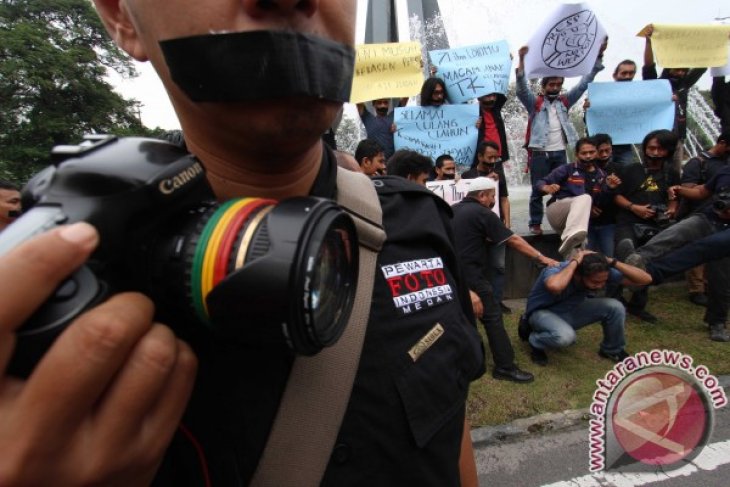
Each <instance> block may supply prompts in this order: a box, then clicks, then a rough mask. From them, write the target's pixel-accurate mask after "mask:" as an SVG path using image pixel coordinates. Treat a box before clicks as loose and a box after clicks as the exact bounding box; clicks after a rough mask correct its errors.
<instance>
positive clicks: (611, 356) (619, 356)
mask: <svg viewBox="0 0 730 487" xmlns="http://www.w3.org/2000/svg"><path fill="white" fill-rule="evenodd" d="M598 355H600V356H601V357H603V358H607V359H608V360H612V361H614V362H616V363H618V362H623V360H624V359H625V358H626V357H628V356H629V354H628V353H626V350H619V351H618V352H616V353H608V352H604V351H603V350H599V351H598Z"/></svg>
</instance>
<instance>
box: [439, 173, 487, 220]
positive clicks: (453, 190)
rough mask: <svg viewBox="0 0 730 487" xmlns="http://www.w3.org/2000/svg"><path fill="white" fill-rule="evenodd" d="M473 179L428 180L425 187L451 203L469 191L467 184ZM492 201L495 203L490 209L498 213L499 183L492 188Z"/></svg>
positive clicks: (461, 198) (456, 201) (460, 198)
mask: <svg viewBox="0 0 730 487" xmlns="http://www.w3.org/2000/svg"><path fill="white" fill-rule="evenodd" d="M471 181H474V180H473V179H460V180H459V181H455V180H451V181H429V182H427V183H426V187H427V188H428V189H430V190H431V191H433V192H434V193H435V194H437V195H438V196H440V197H441V198H442V199H443V200H444V201H446V202H447V203H448V204H450V205H453V204H455V203H458V202H459V201H461V200H463V199H464V196H466V194H467V193H468V192H469V184H470V183H471ZM494 201H496V202H497V204H495V205H494V207H493V208H492V211H493V212H494V213H496V214H497V216H500V215H499V185H497V187H496V188H494Z"/></svg>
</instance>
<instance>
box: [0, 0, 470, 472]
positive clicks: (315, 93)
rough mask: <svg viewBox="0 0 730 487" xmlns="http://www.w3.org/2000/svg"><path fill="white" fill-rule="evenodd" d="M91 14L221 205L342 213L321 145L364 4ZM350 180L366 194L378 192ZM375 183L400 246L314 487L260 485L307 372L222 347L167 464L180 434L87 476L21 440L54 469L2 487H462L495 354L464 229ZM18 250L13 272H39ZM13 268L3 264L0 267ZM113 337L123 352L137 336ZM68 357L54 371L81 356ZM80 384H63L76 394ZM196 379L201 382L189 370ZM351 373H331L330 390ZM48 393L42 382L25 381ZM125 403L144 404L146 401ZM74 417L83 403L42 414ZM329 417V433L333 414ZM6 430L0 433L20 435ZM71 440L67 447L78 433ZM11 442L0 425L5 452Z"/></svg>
mask: <svg viewBox="0 0 730 487" xmlns="http://www.w3.org/2000/svg"><path fill="white" fill-rule="evenodd" d="M95 5H96V8H97V10H98V11H99V14H100V16H101V18H102V20H103V22H104V24H105V26H106V28H107V30H108V31H109V33H110V35H111V36H112V37H113V38H114V40H115V41H116V42H117V44H118V45H119V46H120V47H121V48H122V49H124V50H125V51H126V52H127V53H129V54H130V55H131V56H132V57H134V58H135V59H137V60H139V61H148V60H149V61H150V62H151V63H152V64H153V66H154V68H155V69H156V71H157V72H158V74H159V76H160V78H161V80H162V82H163V84H164V86H165V88H166V90H167V92H168V94H169V96H170V99H171V101H172V104H173V106H174V108H175V111H176V112H177V115H178V118H179V120H180V124H181V126H182V129H183V131H184V133H185V141H186V144H187V147H188V149H189V150H190V152H191V153H193V154H195V155H196V156H197V157H198V158H199V159H200V161H201V162H202V163H203V165H204V166H205V169H206V171H207V177H208V180H209V183H210V185H211V187H212V189H213V191H214V193H215V195H216V197H217V198H218V199H219V200H221V201H223V200H227V199H230V198H234V197H240V196H254V197H267V198H274V199H285V198H290V197H295V196H303V195H314V196H320V197H325V198H334V197H335V196H336V194H337V189H338V188H337V185H336V180H337V179H339V178H338V177H337V170H336V162H335V158H334V156H333V154H332V152H331V151H330V150H329V149H327V148H326V147H325V146H323V144H322V142H321V140H320V136H321V135H322V133H323V132H324V131H325V130H326V129H327V127H329V126H330V124H331V122H332V120H333V118H334V117H335V116H336V114H337V112H338V110H339V108H340V107H341V105H342V103H343V102H345V101H347V100H348V98H349V90H350V86H351V80H352V72H353V66H354V49H353V44H354V31H355V10H356V8H355V7H356V6H355V2H352V1H350V0H320V1H316V0H311V1H308V0H300V1H295V0H278V1H277V0H259V1H256V0H207V1H200V0H195V1H193V0H168V1H164V2H163V1H152V0H95ZM353 177H355V178H362V184H364V185H369V184H371V182H370V180H369V179H368V178H366V177H365V176H359V175H355V176H353ZM375 181H376V183H377V184H375V186H376V190H377V195H378V198H379V201H380V206H381V207H382V210H383V227H384V230H385V234H386V235H387V238H386V240H385V242H384V243H383V247H382V249H381V251H380V252H379V254H378V256H377V262H376V264H375V266H374V272H375V276H374V279H373V282H374V284H373V289H372V307H371V310H370V314H369V320H368V325H367V329H366V332H365V339H364V345H363V349H362V355H361V357H360V361H359V366H358V368H357V373H356V376H355V380H354V385H353V388H352V392H351V394H350V396H349V402H347V405H346V408H345V410H344V417H343V419H342V421H341V424H340V426H339V432H338V433H337V434H336V438H334V439H333V441H332V445H331V446H320V445H318V446H317V448H327V450H326V451H327V454H326V456H325V459H324V462H323V464H322V468H321V470H322V471H320V472H319V473H315V474H314V475H312V472H311V471H312V470H315V471H316V470H317V469H318V467H317V466H314V465H311V464H301V463H298V462H297V458H295V455H294V453H293V450H296V448H283V449H279V451H275V452H273V454H274V455H275V456H277V458H278V461H281V462H283V463H281V464H277V465H279V467H278V470H280V471H282V472H284V473H286V474H288V480H287V481H278V480H275V481H271V480H270V478H268V477H267V473H266V472H264V473H262V472H261V471H260V469H261V463H260V459H261V458H262V457H267V455H269V453H271V451H270V450H269V449H268V447H267V441H268V439H269V432H270V430H271V428H272V424H273V423H274V420H275V417H276V416H277V409H278V407H279V404H280V402H281V399H282V395H283V391H284V388H285V384H286V383H287V380H288V378H289V374H290V370H291V369H292V363H293V362H294V363H296V359H295V358H294V356H293V354H292V353H291V352H289V351H288V350H284V348H285V347H281V346H279V347H272V348H269V347H268V346H266V345H261V346H259V347H253V346H249V347H239V346H236V345H234V344H230V343H226V342H225V341H224V340H220V339H218V338H216V337H215V336H212V337H210V340H209V343H207V344H206V346H201V344H199V343H192V342H191V343H190V345H191V347H192V348H193V350H194V352H195V353H196V355H197V358H198V362H199V364H200V370H199V372H198V376H197V378H196V382H195V390H194V391H193V393H192V398H191V400H190V402H189V404H188V408H187V411H186V413H185V416H184V418H183V425H184V428H181V429H180V432H179V433H178V434H177V436H175V438H174V440H173V442H172V444H171V445H170V446H169V448H168V449H167V454H166V455H165V457H164V460H162V461H160V458H159V457H158V456H157V452H158V451H159V450H160V446H161V445H162V446H163V449H164V444H165V442H166V441H167V438H169V436H170V433H169V432H168V431H167V430H166V431H164V432H160V434H159V435H156V434H155V430H154V429H153V430H152V431H150V430H149V428H152V427H153V426H154V425H148V424H138V423H135V427H137V430H136V431H135V432H138V433H139V435H140V436H144V438H148V440H147V441H150V440H149V437H155V443H154V445H155V448H150V449H148V454H147V456H146V457H144V458H143V459H141V460H138V459H137V458H136V457H131V458H130V457H129V456H128V455H127V453H128V452H129V451H130V450H131V449H132V448H133V447H137V448H143V447H144V446H145V445H146V443H144V441H143V440H142V439H140V438H137V437H134V438H131V439H130V440H129V441H128V442H125V443H124V444H121V445H116V447H115V448H111V447H110V446H109V445H108V444H107V443H106V442H105V441H104V437H103V436H101V437H100V439H99V441H97V442H88V444H90V445H91V446H94V448H88V449H87V450H86V451H85V453H86V455H84V456H81V457H79V456H76V457H74V458H68V455H67V451H66V449H64V448H59V449H55V450H52V452H48V451H47V450H44V447H43V445H40V442H39V441H38V442H34V441H32V438H31V440H30V441H21V439H16V443H11V444H16V445H20V446H23V448H17V450H22V451H26V452H27V451H30V453H29V456H31V457H32V458H41V459H43V461H42V462H40V463H39V462H36V464H35V465H36V466H37V468H33V469H27V468H22V467H24V465H22V464H14V465H13V464H11V465H9V468H3V465H6V464H7V462H9V461H12V460H13V459H14V458H15V457H16V456H15V455H14V456H13V457H12V458H10V459H8V458H7V457H6V458H4V459H0V483H2V484H3V485H6V484H8V485H15V484H24V485H25V484H28V485H50V484H56V485H60V484H63V485H72V484H73V485H76V484H90V483H94V484H109V483H114V484H120V485H140V484H144V483H147V482H149V481H150V479H152V478H154V483H153V485H175V486H180V485H226V486H228V485H248V484H249V483H255V484H259V483H260V484H264V485H317V484H321V485H338V486H339V485H348V486H353V485H363V486H372V485H433V486H448V485H460V483H461V482H460V470H459V462H460V460H468V459H467V458H464V457H462V458H460V451H461V449H462V439H464V440H468V431H466V432H465V431H464V429H465V427H464V425H465V402H466V396H467V391H468V387H469V382H470V381H472V380H474V379H476V378H477V377H479V376H480V375H481V374H482V373H483V353H482V347H481V341H480V339H479V336H478V333H477V330H476V327H475V324H474V317H473V313H472V310H471V306H470V300H469V296H468V294H465V293H466V292H467V291H466V287H465V286H461V285H460V284H461V281H462V278H461V274H460V272H459V269H458V267H457V265H456V262H457V257H456V255H455V253H454V250H453V244H452V237H451V233H450V230H449V221H450V216H451V211H450V209H449V207H448V206H447V205H446V204H445V203H444V202H443V201H441V200H440V199H439V198H438V197H437V196H435V195H434V194H433V193H431V192H430V191H428V190H427V189H425V188H422V187H419V186H417V185H414V184H412V183H410V182H408V181H405V180H403V179H401V178H395V177H390V176H385V177H382V178H378V179H376V180H375ZM414 215H417V216H415V217H414ZM74 228H75V227H74ZM77 233H78V232H77ZM72 236H73V234H72ZM77 236H78V235H77ZM41 238H43V237H41ZM49 238H50V237H47V238H46V240H42V241H40V243H38V244H36V246H41V250H44V249H45V250H48V249H49V248H50V247H51V246H52V244H53V242H51V243H49V242H48V239H49ZM80 240H83V242H85V244H84V245H81V244H75V246H74V245H72V244H67V246H69V247H71V248H72V249H75V254H74V255H76V256H77V257H76V261H77V264H76V265H78V261H79V257H78V255H82V254H84V252H85V253H86V254H85V255H88V253H89V252H90V249H89V247H90V246H91V244H90V243H89V242H91V239H89V238H84V239H80V238H79V239H76V241H80ZM69 241H70V242H73V241H74V239H73V238H70V239H69ZM361 243H362V241H361ZM361 248H362V247H361ZM23 249H25V247H24V248H23ZM23 249H21V250H20V251H19V252H15V253H14V254H13V257H14V258H15V259H20V260H23V259H26V260H27V259H29V258H30V256H29V255H28V252H23ZM360 255H361V256H362V255H363V251H362V250H361V252H360ZM361 258H362V257H361ZM6 262H7V258H6V257H1V258H0V265H3V264H4V263H6ZM44 265H48V266H52V265H54V266H55V267H53V269H51V270H52V271H53V272H51V273H50V275H51V276H57V275H58V274H61V273H62V272H63V270H65V272H70V270H71V269H68V268H67V266H66V267H64V266H63V265H62V264H61V263H56V264H53V261H49V262H47V263H45V264H44ZM60 277H61V276H58V279H60ZM17 280H18V281H19V282H21V283H22V282H25V280H27V278H26V277H25V276H22V275H21V276H18V279H17ZM15 285H16V286H17V285H18V282H16V283H15ZM24 288H25V289H27V288H31V286H24ZM241 291H242V292H245V290H241ZM39 292H41V291H39ZM135 296H136V297H135V298H134V299H131V298H129V296H122V297H120V298H118V299H116V300H115V302H116V304H117V307H118V311H117V316H127V317H128V318H125V319H127V320H130V321H133V322H135V323H136V322H140V321H141V322H151V321H152V318H151V314H150V316H147V315H145V314H142V313H136V314H135V313H134V312H133V311H134V308H135V306H139V303H140V301H142V302H146V303H148V301H145V300H144V298H143V297H141V296H139V295H135ZM7 299H8V298H7V297H4V296H0V308H3V309H5V308H4V305H5V304H7V303H6V302H5V301H3V300H7ZM37 301H38V300H37V299H36V300H35V301H32V300H31V301H30V302H37ZM102 306H103V305H102ZM146 306H147V307H149V304H147V305H146ZM18 313H19V314H20V313H21V312H20V311H19V312H18ZM103 319H104V316H100V315H99V314H98V313H96V314H95V313H94V311H93V310H92V312H90V313H85V314H83V315H82V316H81V318H80V319H79V320H76V322H75V323H73V324H72V325H71V326H70V327H69V330H71V329H73V328H74V327H75V326H77V324H78V323H79V322H80V321H82V320H85V321H84V323H83V324H86V325H88V324H89V323H95V322H98V321H99V320H103ZM19 321H22V319H19ZM241 326H246V323H242V324H241ZM116 333H118V334H120V335H124V334H125V333H126V328H122V329H119V330H117V332H116ZM95 337H96V338H98V339H99V340H102V341H103V339H104V338H105V337H103V336H102V337H101V338H99V337H97V336H96V335H93V334H92V335H89V338H88V340H87V341H88V342H89V343H90V344H91V345H93V344H94V343H95V342H94V338H95ZM56 345H58V347H56ZM56 345H54V348H52V349H51V350H50V351H49V352H48V355H47V356H46V357H48V356H49V355H53V354H57V352H58V348H59V347H61V346H68V341H64V342H63V343H59V342H57V343H56ZM169 348H170V347H165V346H162V344H160V343H158V349H159V350H158V356H159V357H158V358H159V360H158V362H164V360H162V359H163V358H165V357H168V355H174V354H175V353H176V352H174V351H170V350H169ZM188 355H189V354H188ZM100 360H101V361H102V362H103V359H100ZM122 362H123V361H122ZM122 366H123V365H122V364H119V365H117V367H120V368H121V367H122ZM76 372H77V370H76V369H75V368H74V369H72V370H69V371H64V373H65V374H66V375H65V376H64V377H65V380H67V379H68V376H69V375H71V376H73V374H74V373H76ZM184 372H185V373H183V374H182V375H185V376H187V377H190V376H191V374H192V369H191V367H188V368H187V370H186V371H184ZM340 372H341V371H340V370H337V369H325V370H321V371H320V372H319V374H323V375H331V374H339V373H340ZM51 373H52V372H51ZM58 373H60V371H59V372H58ZM130 373H137V374H141V375H144V374H145V373H147V371H145V370H138V371H136V372H135V371H132V372H130ZM35 379H37V377H36V376H35V374H34V376H32V377H31V378H30V379H29V381H33V380H35ZM82 385H84V384H82ZM160 387H162V386H160ZM87 389H88V390H86V389H85V390H84V394H83V397H88V398H89V399H90V400H89V401H88V403H89V404H94V403H96V402H98V401H102V400H103V396H104V394H106V392H105V390H102V389H104V388H103V387H99V385H98V384H97V383H94V384H89V385H88V387H87ZM125 392H126V393H127V396H129V395H131V397H135V396H134V395H135V392H136V391H135V390H129V391H125ZM180 395H184V394H180ZM180 395H178V396H180ZM99 396H101V398H99V399H95V398H97V397H99ZM178 396H176V397H178ZM163 397H164V396H163ZM59 399H60V400H59ZM66 400H68V401H73V400H74V398H63V397H61V398H58V397H54V398H53V400H50V399H47V400H46V401H45V402H43V401H42V402H41V403H42V404H45V403H53V404H57V403H59V402H63V401H66ZM160 400H161V401H162V400H163V399H160ZM178 401H180V399H178ZM0 407H7V406H0ZM49 407H50V406H49ZM317 407H318V408H319V412H320V414H321V416H323V417H327V416H330V415H332V409H333V408H334V407H335V405H333V404H320V405H318V406H317ZM89 408H90V406H89ZM89 408H87V409H82V410H78V411H75V412H74V417H76V416H83V415H88V416H89V417H93V410H91V409H89ZM11 412H12V411H11ZM5 413H6V412H5V411H3V412H0V416H1V417H7V416H5ZM279 413H280V414H282V415H284V416H286V415H287V413H285V412H281V411H279ZM171 416H172V417H176V416H175V414H171ZM14 417H15V416H14ZM284 419H286V418H284ZM114 421H115V422H114V423H113V425H112V428H111V431H115V427H118V426H119V425H123V424H125V421H126V416H125V415H124V414H118V415H115V417H114ZM148 426H149V428H148ZM83 431H87V430H83ZM82 433H83V432H82ZM82 433H79V434H82ZM64 434H65V435H66V436H65V438H67V439H68V438H69V437H71V436H72V435H74V434H76V431H64ZM9 435H10V433H9V432H8V431H7V430H5V429H2V425H0V446H1V445H3V444H4V443H3V442H4V441H6V439H7V438H8V437H9ZM305 440H306V438H297V439H296V440H294V441H293V443H300V442H302V441H305ZM7 441H10V440H7ZM47 441H49V439H48V438H46V437H43V443H46V442H47ZM21 444H22V445H21ZM28 445H30V446H28ZM110 448H111V451H110ZM264 452H265V453H264ZM330 452H331V453H330ZM31 454H34V455H31ZM3 457H5V455H4V454H3ZM290 457H291V458H290ZM26 458H27V456H26ZM21 459H22V456H21ZM74 460H75V462H73V461H74ZM18 461H20V460H18ZM65 461H68V462H72V463H71V464H70V465H77V464H78V465H80V464H83V465H84V466H87V465H92V466H94V475H93V476H85V475H86V474H87V472H88V469H87V468H79V469H73V468H69V464H64V462H65ZM158 467H159V468H158ZM275 470H276V469H275ZM130 472H131V473H130ZM124 479H128V481H125V480H124ZM305 479H306V480H305ZM313 479H314V480H313Z"/></svg>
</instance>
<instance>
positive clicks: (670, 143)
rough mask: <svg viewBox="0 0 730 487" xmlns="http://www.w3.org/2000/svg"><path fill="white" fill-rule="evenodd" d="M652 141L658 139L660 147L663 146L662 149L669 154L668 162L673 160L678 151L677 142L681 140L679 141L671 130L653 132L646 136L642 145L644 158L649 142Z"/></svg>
mask: <svg viewBox="0 0 730 487" xmlns="http://www.w3.org/2000/svg"><path fill="white" fill-rule="evenodd" d="M652 139H656V141H657V142H658V143H659V146H661V148H662V149H664V150H666V151H667V152H668V154H667V159H668V160H671V159H672V158H673V157H674V151H675V150H677V141H678V140H679V139H677V134H675V133H674V132H672V131H671V130H666V129H660V130H652V131H651V132H649V133H648V134H646V137H644V141H643V142H642V143H641V155H642V157H643V156H645V155H646V146H647V145H649V142H651V141H652Z"/></svg>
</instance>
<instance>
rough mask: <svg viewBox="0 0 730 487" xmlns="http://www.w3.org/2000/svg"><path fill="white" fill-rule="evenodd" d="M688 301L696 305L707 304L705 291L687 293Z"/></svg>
mask: <svg viewBox="0 0 730 487" xmlns="http://www.w3.org/2000/svg"><path fill="white" fill-rule="evenodd" d="M689 301H690V303H692V304H696V305H697V306H707V294H705V293H689Z"/></svg>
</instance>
